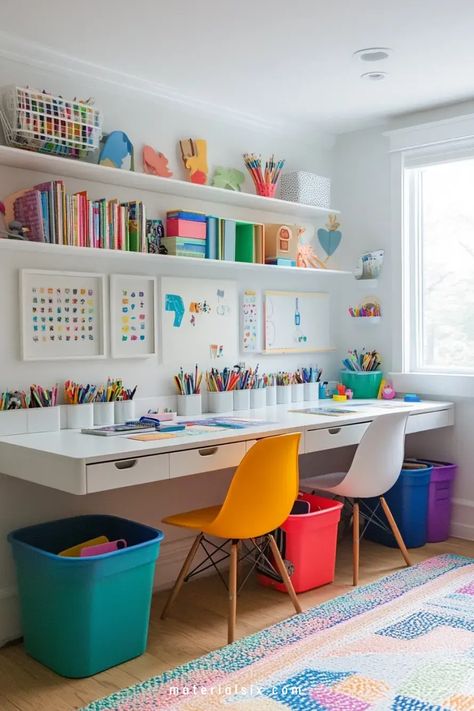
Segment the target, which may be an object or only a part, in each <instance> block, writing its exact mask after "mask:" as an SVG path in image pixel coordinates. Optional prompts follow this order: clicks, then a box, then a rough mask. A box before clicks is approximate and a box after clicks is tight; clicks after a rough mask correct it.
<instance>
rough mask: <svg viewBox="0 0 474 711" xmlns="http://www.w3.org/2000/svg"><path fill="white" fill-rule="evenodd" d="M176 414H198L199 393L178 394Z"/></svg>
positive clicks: (199, 407) (199, 406)
mask: <svg viewBox="0 0 474 711" xmlns="http://www.w3.org/2000/svg"><path fill="white" fill-rule="evenodd" d="M177 398H178V415H186V416H187V417H189V416H190V415H200V414H201V412H202V405H201V393H196V394H194V395H178V396H177Z"/></svg>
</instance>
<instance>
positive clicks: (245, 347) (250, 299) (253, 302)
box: [241, 289, 258, 353]
mask: <svg viewBox="0 0 474 711" xmlns="http://www.w3.org/2000/svg"><path fill="white" fill-rule="evenodd" d="M241 309H242V344H241V345H242V352H243V353H256V352H257V351H258V343H257V338H258V307H257V292H256V291H251V290H250V289H248V290H246V291H244V293H243V295H242V307H241Z"/></svg>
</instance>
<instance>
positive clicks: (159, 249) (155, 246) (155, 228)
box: [146, 219, 168, 254]
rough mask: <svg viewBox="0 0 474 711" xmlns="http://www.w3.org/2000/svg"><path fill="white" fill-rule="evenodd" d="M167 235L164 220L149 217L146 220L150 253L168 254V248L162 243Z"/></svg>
mask: <svg viewBox="0 0 474 711" xmlns="http://www.w3.org/2000/svg"><path fill="white" fill-rule="evenodd" d="M164 236H165V230H164V227H163V222H162V221H161V220H155V219H149V220H147V221H146V242H147V251H148V254H168V250H167V249H166V247H165V246H164V245H163V244H162V243H161V240H162V239H163V237H164Z"/></svg>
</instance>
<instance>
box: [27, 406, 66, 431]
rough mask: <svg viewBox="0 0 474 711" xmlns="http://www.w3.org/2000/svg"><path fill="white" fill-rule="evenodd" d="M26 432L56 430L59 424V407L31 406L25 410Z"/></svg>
mask: <svg viewBox="0 0 474 711" xmlns="http://www.w3.org/2000/svg"><path fill="white" fill-rule="evenodd" d="M26 412H27V413H28V414H27V419H28V432H58V431H59V429H60V425H61V417H60V409H59V407H33V408H32V409H30V410H27V411H26Z"/></svg>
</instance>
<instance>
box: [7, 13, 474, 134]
mask: <svg viewBox="0 0 474 711" xmlns="http://www.w3.org/2000/svg"><path fill="white" fill-rule="evenodd" d="M0 6H1V18H0V23H1V29H2V31H4V32H11V33H12V34H13V35H17V36H19V37H22V38H24V39H26V40H29V41H33V42H37V43H39V44H41V45H47V46H48V47H50V48H51V49H53V50H56V51H58V52H61V53H65V54H68V55H72V56H75V57H80V58H81V59H83V60H84V59H85V60H87V61H89V62H92V63H93V64H97V65H101V66H102V67H107V68H109V69H115V70H119V71H122V72H126V73H128V74H130V75H135V76H136V77H140V78H141V79H147V80H150V81H152V82H156V83H157V84H159V85H161V91H162V92H163V89H165V90H166V89H169V90H170V92H171V93H173V92H177V93H178V94H179V95H180V96H181V97H182V96H183V95H184V97H189V98H190V99H192V100H194V101H196V100H198V101H203V102H206V103H210V104H212V105H214V106H222V107H225V108H226V109H227V110H231V111H238V112H239V113H244V114H248V115H253V116H256V117H260V118H265V119H266V120H270V121H272V120H274V121H275V122H277V123H282V122H283V123H288V124H293V125H295V124H297V123H300V124H304V125H305V127H308V126H312V125H314V126H315V127H317V128H322V129H325V130H328V131H331V132H341V131H346V130H352V129H354V128H359V127H362V126H365V125H369V124H373V123H378V122H380V121H382V120H383V119H385V118H388V117H391V116H394V115H397V114H400V113H405V112H410V111H415V110H419V109H424V108H431V107H433V106H438V105H440V104H446V103H450V102H454V101H459V100H464V99H468V98H472V97H473V96H474V42H473V27H474V2H473V1H472V0H449V2H447V1H446V0H357V1H355V0H330V2H328V1H327V0H252V1H249V0H80V2H77V1H76V2H72V1H71V0H69V1H68V0H66V1H65V0H41V2H33V1H32V0H1V3H0ZM96 18H98V19H96ZM370 46H383V47H392V48H393V50H394V53H393V56H392V57H391V58H389V59H388V60H386V61H385V62H382V63H379V64H378V65H374V64H365V63H362V62H360V61H357V60H355V59H354V58H353V57H352V54H353V52H354V51H356V50H358V49H360V48H363V47H370ZM0 51H1V47H0ZM376 67H377V68H380V69H383V70H384V71H387V72H389V77H388V78H387V79H386V80H385V81H381V82H367V81H363V80H361V79H360V78H359V75H360V74H361V73H362V72H363V71H368V70H370V69H375V68H376ZM97 73H98V74H99V75H100V70H97ZM129 79H130V77H129ZM164 93H166V91H164Z"/></svg>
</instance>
